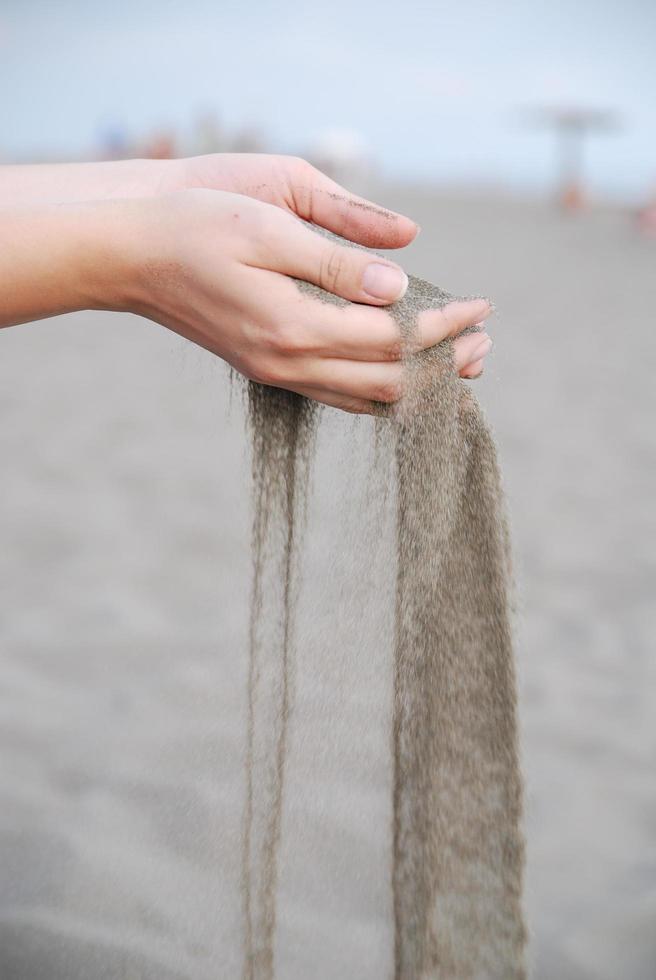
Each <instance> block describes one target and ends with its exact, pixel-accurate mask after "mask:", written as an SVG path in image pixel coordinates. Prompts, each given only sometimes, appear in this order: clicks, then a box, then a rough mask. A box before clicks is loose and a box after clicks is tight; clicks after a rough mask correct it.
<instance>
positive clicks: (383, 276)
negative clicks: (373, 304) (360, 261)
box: [362, 262, 408, 301]
mask: <svg viewBox="0 0 656 980" xmlns="http://www.w3.org/2000/svg"><path fill="white" fill-rule="evenodd" d="M362 288H363V289H364V291H365V293H367V295H369V296H373V297H374V298H375V299H387V300H390V301H393V300H396V299H401V297H402V296H403V294H404V293H405V291H406V289H407V288H408V277H407V276H406V274H405V272H404V271H403V269H399V268H398V266H394V265H383V264H382V262H371V263H370V264H369V265H368V266H367V268H366V269H365V270H364V275H363V276H362Z"/></svg>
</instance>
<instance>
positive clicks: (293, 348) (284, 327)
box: [269, 320, 304, 356]
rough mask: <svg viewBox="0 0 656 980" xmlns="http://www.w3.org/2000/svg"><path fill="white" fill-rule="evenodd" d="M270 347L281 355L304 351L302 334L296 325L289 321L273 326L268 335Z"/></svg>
mask: <svg viewBox="0 0 656 980" xmlns="http://www.w3.org/2000/svg"><path fill="white" fill-rule="evenodd" d="M269 341H270V345H271V347H272V348H273V349H274V350H275V351H276V352H277V353H278V354H283V355H287V356H289V355H294V354H298V353H300V352H301V351H302V350H303V349H304V343H303V332H302V330H301V329H300V328H299V327H298V325H297V324H294V323H292V322H291V321H289V320H284V321H281V322H279V323H277V324H275V325H274V327H273V329H272V330H271V332H270V335H269Z"/></svg>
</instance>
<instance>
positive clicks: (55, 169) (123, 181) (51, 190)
mask: <svg viewBox="0 0 656 980" xmlns="http://www.w3.org/2000/svg"><path fill="white" fill-rule="evenodd" d="M177 167H178V161H176V160H111V161H108V162H105V163H44V164H25V165H8V166H2V167H0V206H11V207H17V206H20V205H22V204H39V203H45V202H53V203H55V202H72V201H91V200H94V201H95V200H106V199H111V198H131V197H149V196H152V195H154V194H159V193H162V192H166V191H168V190H170V189H172V186H173V184H174V182H175V173H176V168H177Z"/></svg>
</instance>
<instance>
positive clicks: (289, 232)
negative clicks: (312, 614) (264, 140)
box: [0, 154, 492, 413]
mask: <svg viewBox="0 0 656 980" xmlns="http://www.w3.org/2000/svg"><path fill="white" fill-rule="evenodd" d="M299 217H300V218H303V219H306V220H308V221H312V222H313V223H315V224H317V225H321V226H323V227H324V228H328V229H330V230H331V231H334V232H336V233H338V234H339V235H341V236H343V237H344V238H346V239H348V240H350V241H353V242H357V243H359V244H361V245H366V246H368V247H372V248H375V249H390V248H394V249H396V248H402V247H403V246H405V245H408V244H409V243H410V242H411V241H412V240H413V239H414V237H415V235H416V234H417V231H418V228H417V226H416V225H415V223H414V222H413V221H412V220H411V219H410V218H407V217H404V216H403V215H400V214H395V213H392V212H389V211H386V210H384V209H382V208H379V207H378V206H377V205H374V204H371V203H370V202H367V201H364V200H363V199H362V198H358V197H356V196H355V195H352V194H350V193H349V192H348V191H346V190H344V189H343V188H342V187H340V186H339V185H337V184H335V183H334V182H333V181H332V180H330V179H329V178H328V177H326V176H325V175H324V174H322V173H320V172H319V171H318V170H316V169H315V168H313V167H311V166H310V165H309V164H308V163H306V162H305V161H303V160H301V159H298V158H296V157H285V156H269V155H265V154H213V155H210V156H204V157H192V158H189V159H186V160H131V161H119V162H109V163H88V164H57V165H43V166H41V165H38V166H9V167H2V168H0V282H2V283H3V287H2V290H1V291H0V327H2V326H10V325H12V324H18V323H24V322H27V321H30V320H35V319H40V318H43V317H49V316H54V315H56V314H60V313H66V312H72V311H75V310H83V309H103V310H116V311H130V312H133V313H137V314H140V315H142V316H145V317H148V318H149V319H151V320H154V321H155V322H157V323H160V324H162V325H163V326H165V327H168V328H169V329H171V330H174V331H175V332H176V333H179V334H181V335H182V336H183V337H186V338H187V339H189V340H191V341H193V342H194V343H196V344H199V345H200V346H201V347H204V348H206V349H207V350H210V351H212V352H213V353H215V354H217V355H218V356H219V357H222V358H223V359H224V360H226V361H227V362H228V363H229V364H231V365H232V366H233V367H234V368H236V370H238V371H239V372H241V373H242V374H243V375H245V376H246V377H247V378H250V379H253V380H255V381H259V382H262V383H264V384H268V385H274V386H277V387H282V388H288V389H290V390H292V391H296V392H299V393H300V394H303V395H306V396H307V397H309V398H312V399H315V400H316V401H319V402H323V403H324V404H327V405H331V406H334V407H336V408H340V409H343V410H345V411H349V412H361V413H366V412H370V411H372V410H373V403H375V402H381V401H382V402H387V403H393V402H396V401H398V400H399V399H400V398H402V396H403V366H402V363H401V361H400V357H401V345H400V340H399V336H398V328H397V327H396V324H395V322H394V320H393V319H392V317H391V316H390V314H389V313H388V312H387V311H386V310H385V306H386V305H389V304H390V303H392V302H394V300H396V299H399V298H400V296H402V295H403V293H404V291H405V288H406V285H407V277H406V275H405V273H404V272H403V271H402V269H401V268H400V266H399V265H397V264H396V263H395V262H392V261H390V260H388V259H386V258H378V257H377V256H372V255H371V254H369V253H367V252H364V251H362V250H360V249H352V248H348V247H346V246H340V245H336V244H335V243H333V242H331V241H329V240H327V239H325V238H324V237H322V236H319V235H317V234H316V233H314V232H313V231H312V230H311V229H309V228H308V227H306V226H304V225H303V224H301V223H300V222H299V221H298V220H297V218H299ZM290 277H296V278H299V279H304V280H307V281H308V282H312V283H315V284H316V285H319V286H322V287H323V288H324V289H327V290H329V291H330V292H332V293H335V294H336V295H338V296H341V297H343V298H344V299H348V300H352V301H353V303H354V305H351V306H347V307H339V306H334V305H332V304H325V303H321V302H319V301H318V300H316V299H315V298H312V297H310V296H307V295H306V294H303V293H301V292H300V291H299V289H298V288H297V286H296V284H295V283H294V282H293V280H292V279H291V278H290ZM489 313H490V307H489V304H488V303H487V302H486V301H485V300H471V301H465V302H454V303H451V304H449V305H448V306H447V307H445V308H444V309H442V310H434V311H426V312H424V313H422V314H421V316H420V319H419V324H418V326H419V330H418V337H417V346H418V348H419V349H424V348H427V347H431V346H433V345H435V344H437V343H439V342H440V341H441V340H443V339H445V338H446V337H455V338H456V339H455V340H454V359H455V367H456V370H458V372H459V373H460V375H461V376H462V377H470V378H471V377H476V376H477V375H479V374H480V373H481V371H482V370H483V363H484V359H485V356H486V355H487V354H488V353H489V350H490V348H491V346H492V341H491V339H490V338H489V336H488V335H487V333H485V332H484V331H483V330H481V331H480V332H477V333H474V334H468V335H466V336H464V337H458V336H457V335H458V334H459V333H460V332H461V331H462V330H464V329H465V328H466V327H470V326H473V325H480V324H482V323H483V321H484V320H485V318H486V317H487V316H488V315H489Z"/></svg>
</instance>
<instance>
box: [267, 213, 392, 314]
mask: <svg viewBox="0 0 656 980" xmlns="http://www.w3.org/2000/svg"><path fill="white" fill-rule="evenodd" d="M269 217H270V218H271V216H269ZM255 259H256V262H254V263H252V264H257V265H258V266H259V267H260V268H263V269H270V270H273V271H274V272H282V273H283V274H284V275H287V276H295V277H296V278H297V279H304V280H305V281H306V282H311V283H314V284H315V285H316V286H321V288H322V289H325V290H326V291H327V292H329V293H334V294H335V295H336V296H341V297H342V298H343V299H348V300H353V301H354V302H357V303H368V304H372V305H375V306H383V305H385V304H386V303H393V302H394V301H395V300H398V299H400V298H401V297H402V296H403V294H404V293H405V291H406V289H407V287H408V277H407V276H406V274H405V272H404V271H403V270H402V269H401V268H400V267H399V266H398V265H396V263H394V262H390V261H388V260H387V259H382V258H379V257H378V256H377V255H371V253H370V252H366V251H364V250H363V249H359V248H353V247H350V246H348V245H340V244H338V243H336V242H334V241H331V240H330V239H328V238H325V237H324V236H323V235H320V234H318V233H317V232H315V231H312V229H311V228H309V227H308V226H307V225H304V224H302V223H301V222H300V221H298V220H297V219H296V218H293V217H292V216H291V215H289V214H286V213H285V212H284V211H279V212H278V214H277V215H275V216H274V218H273V220H270V221H269V224H268V225H267V229H266V234H265V235H263V236H262V237H261V238H260V240H259V241H258V242H257V244H256V255H255Z"/></svg>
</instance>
